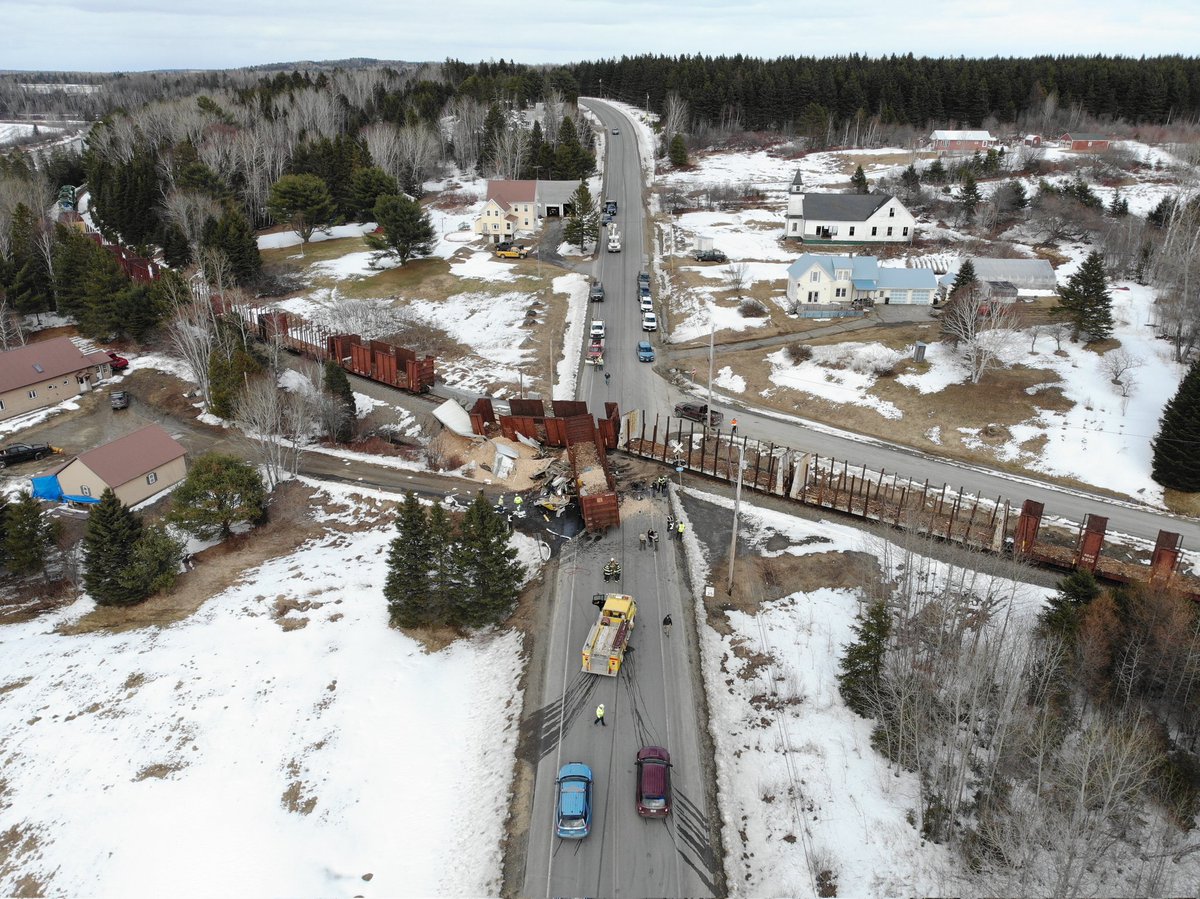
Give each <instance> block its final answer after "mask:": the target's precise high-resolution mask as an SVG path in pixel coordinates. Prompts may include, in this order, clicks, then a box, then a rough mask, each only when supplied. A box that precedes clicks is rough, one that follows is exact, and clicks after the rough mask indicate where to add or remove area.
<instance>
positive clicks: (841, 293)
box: [833, 287, 846, 299]
mask: <svg viewBox="0 0 1200 899" xmlns="http://www.w3.org/2000/svg"><path fill="white" fill-rule="evenodd" d="M833 295H834V296H835V297H838V298H839V299H840V298H842V297H844V296H845V295H846V288H844V287H839V288H838V289H837V290H835V291H834V292H833Z"/></svg>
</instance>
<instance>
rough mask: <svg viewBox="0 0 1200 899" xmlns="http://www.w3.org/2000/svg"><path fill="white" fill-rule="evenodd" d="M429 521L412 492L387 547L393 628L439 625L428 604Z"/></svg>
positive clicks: (386, 585)
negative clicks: (394, 534)
mask: <svg viewBox="0 0 1200 899" xmlns="http://www.w3.org/2000/svg"><path fill="white" fill-rule="evenodd" d="M429 555H430V542H429V521H428V519H427V517H426V515H425V509H424V507H423V506H422V505H421V501H420V499H418V498H417V495H416V494H415V493H412V492H410V493H409V494H408V496H407V497H405V499H404V503H403V504H402V505H401V506H400V514H399V515H398V516H397V518H396V536H395V537H394V538H393V539H392V542H391V545H390V546H389V548H388V558H387V579H386V580H385V581H384V585H383V595H384V598H385V599H387V604H388V618H389V619H390V621H391V624H392V627H422V626H425V625H430V624H435V623H438V622H436V621H435V620H434V619H433V616H432V615H431V608H430V605H429V601H428V600H429V578H430V558H429Z"/></svg>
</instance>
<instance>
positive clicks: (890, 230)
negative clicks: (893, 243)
mask: <svg viewBox="0 0 1200 899" xmlns="http://www.w3.org/2000/svg"><path fill="white" fill-rule="evenodd" d="M887 236H888V237H891V236H892V229H891V228H890V227H889V228H888V233H887Z"/></svg>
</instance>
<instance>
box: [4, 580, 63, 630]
mask: <svg viewBox="0 0 1200 899" xmlns="http://www.w3.org/2000/svg"><path fill="white" fill-rule="evenodd" d="M74 601H75V590H74V588H73V587H72V586H71V583H70V582H69V581H67V580H65V579H60V580H56V581H51V582H49V583H47V582H46V581H43V580H37V581H30V582H27V583H24V584H21V585H14V584H11V583H10V584H9V585H8V586H7V587H6V588H5V595H4V598H3V599H0V624H20V623H21V622H23V621H32V620H33V619H35V618H37V617H38V616H39V615H42V614H44V613H45V612H51V611H53V610H54V609H60V608H62V607H63V606H68V605H70V604H71V603H73V602H74Z"/></svg>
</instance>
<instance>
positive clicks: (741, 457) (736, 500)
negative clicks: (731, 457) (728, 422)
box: [725, 443, 746, 594]
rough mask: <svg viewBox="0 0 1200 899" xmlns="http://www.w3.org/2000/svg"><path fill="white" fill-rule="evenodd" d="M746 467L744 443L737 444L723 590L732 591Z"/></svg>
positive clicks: (730, 592)
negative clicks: (739, 514)
mask: <svg viewBox="0 0 1200 899" xmlns="http://www.w3.org/2000/svg"><path fill="white" fill-rule="evenodd" d="M745 468H746V445H745V444H744V443H739V444H738V480H737V489H736V490H734V492H733V535H732V536H731V537H730V538H729V583H728V584H727V585H726V587H725V592H726V593H729V594H732V593H733V560H734V558H735V557H736V556H737V522H738V508H739V506H741V504H742V472H743V471H744V470H745Z"/></svg>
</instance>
